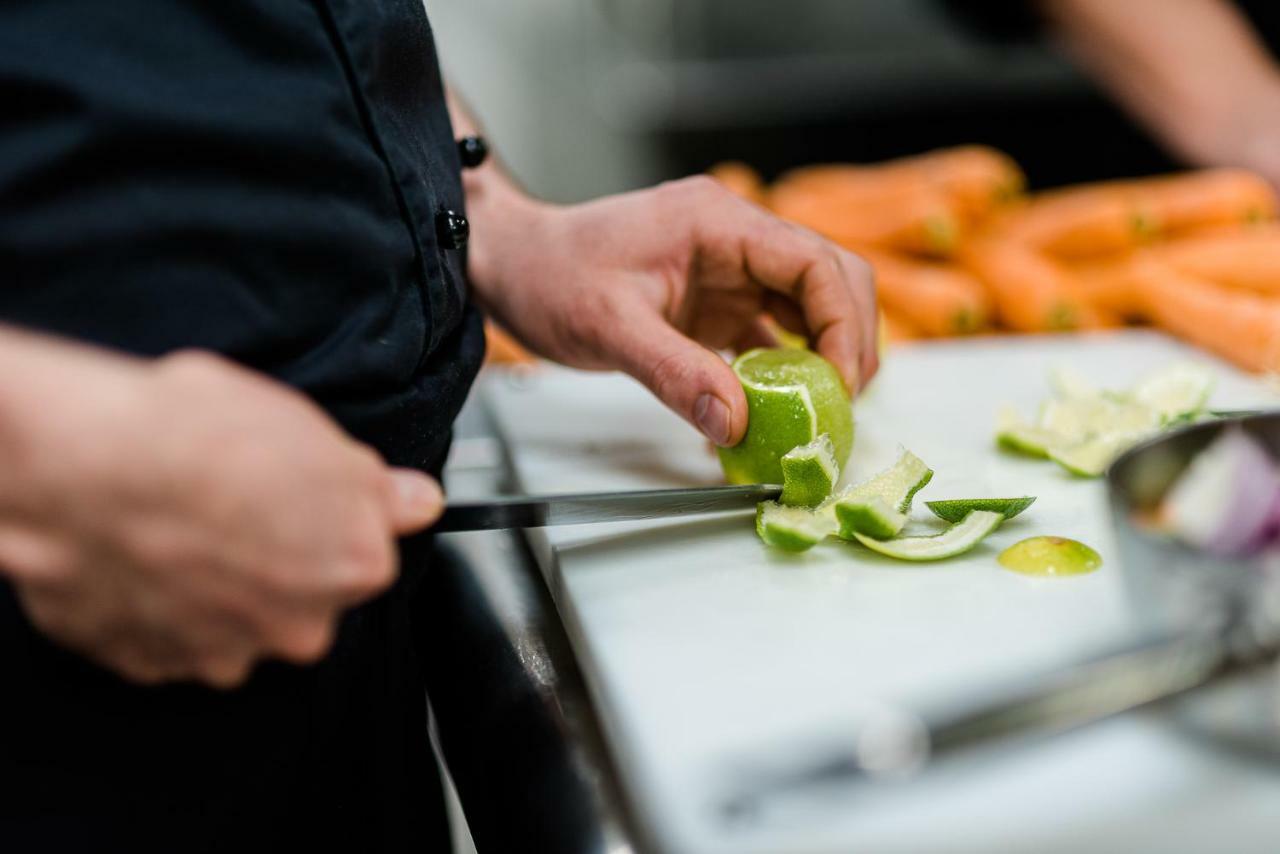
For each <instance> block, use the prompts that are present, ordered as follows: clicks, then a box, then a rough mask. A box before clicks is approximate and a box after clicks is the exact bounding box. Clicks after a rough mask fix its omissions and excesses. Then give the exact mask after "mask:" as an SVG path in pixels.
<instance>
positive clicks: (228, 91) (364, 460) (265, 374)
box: [0, 0, 876, 852]
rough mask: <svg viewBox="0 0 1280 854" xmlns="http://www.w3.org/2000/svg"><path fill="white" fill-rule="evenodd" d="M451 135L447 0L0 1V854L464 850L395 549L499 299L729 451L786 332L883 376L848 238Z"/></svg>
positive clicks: (702, 192) (706, 187)
mask: <svg viewBox="0 0 1280 854" xmlns="http://www.w3.org/2000/svg"><path fill="white" fill-rule="evenodd" d="M455 121H456V123H457V125H458V127H456V128H455V126H454V125H453V124H451V121H450V115H449V112H448V110H447V104H446V99H445V94H444V89H443V86H442V82H441V80H440V75H439V71H438V68H437V65H436V60H435V55H434V47H433V43H432V34H431V29H430V26H429V24H428V21H427V17H426V13H425V12H424V11H423V9H422V5H421V2H420V0H168V2H162V3H161V2H154V0H111V2H103V0H8V2H5V3H3V4H0V579H2V582H0V680H3V681H2V682H0V684H2V685H3V688H2V689H0V787H2V789H3V790H2V791H0V850H4V851H6V852H9V851H23V850H41V851H61V850H128V851H141V850H151V849H162V850H168V851H201V850H218V851H243V850H258V849H262V848H267V847H270V848H273V849H275V850H308V849H317V850H335V849H339V848H345V849H346V850H353V851H378V850H383V851H398V850H406V851H408V850H413V851H425V850H443V846H444V845H445V844H446V842H445V839H446V837H445V835H444V833H445V826H444V819H443V816H442V811H441V806H440V797H439V788H438V781H437V779H436V775H435V770H434V765H433V762H432V757H431V754H430V748H429V747H428V745H427V741H426V735H425V725H424V724H425V706H424V704H425V698H424V696H423V690H422V680H421V677H420V674H419V664H420V661H419V659H418V658H417V657H416V656H417V655H419V654H420V653H419V652H418V651H415V650H414V649H413V648H412V644H411V643H410V640H409V639H410V638H411V636H412V634H413V631H412V630H413V625H412V614H411V613H410V610H409V608H408V607H407V605H406V602H407V600H408V597H409V593H410V592H411V589H412V588H413V586H414V584H415V578H416V575H415V574H416V573H421V572H424V571H429V566H428V567H425V568H424V566H423V561H422V560H421V559H415V555H417V556H419V557H420V556H421V553H422V551H423V549H424V545H423V541H422V539H421V538H419V539H418V540H413V539H409V540H401V542H400V546H399V549H397V546H396V542H397V538H400V537H404V536H406V535H411V534H413V533H415V532H418V531H421V530H423V529H424V528H426V527H428V526H429V525H430V523H431V521H432V520H433V519H434V518H436V516H437V515H438V514H439V512H440V508H441V504H442V497H441V494H440V490H439V488H438V486H437V485H436V481H435V480H434V478H435V477H437V476H438V475H439V471H440V467H441V466H442V464H443V461H444V458H445V455H446V453H447V450H448V445H449V435H450V423H451V421H452V419H453V417H454V415H455V414H456V413H457V411H458V408H459V406H460V405H461V403H462V400H463V398H464V396H465V395H466V392H467V387H468V385H469V384H470V382H471V380H472V378H473V377H474V375H475V373H476V370H477V368H478V367H479V363H480V360H481V357H482V350H483V338H482V334H481V326H480V316H479V313H478V309H477V304H479V305H482V306H484V307H485V308H486V309H488V310H489V311H491V312H492V313H493V315H494V316H495V317H496V318H497V319H498V320H500V321H501V322H502V323H503V324H505V325H506V326H507V327H508V328H509V329H511V330H512V331H513V332H514V333H515V334H516V335H517V336H518V337H519V338H520V339H521V340H522V341H523V342H524V343H525V344H526V345H528V346H529V347H531V348H532V349H534V350H535V351H537V352H539V353H541V354H543V355H545V356H547V357H549V358H553V359H557V360H559V361H561V362H564V363H567V364H570V365H575V366H578V367H583V368H593V369H620V370H623V371H626V372H627V373H629V374H631V375H632V376H634V377H635V378H636V379H637V380H639V381H640V382H642V383H644V384H645V385H646V386H648V387H649V388H650V389H651V390H652V391H653V392H654V394H655V395H657V396H658V397H659V398H660V399H661V400H662V401H663V402H665V403H666V404H667V405H668V406H670V407H672V408H673V409H674V410H675V411H676V412H677V413H679V414H680V415H682V416H684V417H685V418H686V419H688V420H689V421H690V422H691V424H693V425H694V426H695V427H697V428H698V429H699V430H701V431H702V432H703V433H704V434H706V435H707V436H708V437H709V438H710V439H712V440H713V441H715V442H716V443H718V444H721V445H729V444H733V443H735V442H737V441H738V440H740V439H741V437H742V435H743V433H744V432H745V430H746V421H747V413H746V403H745V400H744V398H743V395H742V392H741V389H740V387H739V385H738V383H737V382H736V380H735V379H734V377H733V374H732V373H731V371H730V370H729V369H728V368H727V367H726V365H725V363H724V361H723V360H722V358H721V357H720V356H719V355H718V354H717V353H716V352H714V350H713V349H711V348H717V349H720V348H736V347H744V346H748V345H752V344H756V343H760V342H765V341H768V340H769V332H768V331H767V327H764V326H762V325H761V322H760V320H761V316H762V313H764V312H766V311H767V312H769V313H770V314H772V315H773V316H774V317H775V318H777V320H778V321H780V322H781V323H782V324H784V325H785V326H788V327H790V328H792V329H796V330H799V331H801V332H803V333H805V334H808V335H809V336H810V337H811V338H812V340H813V341H814V342H815V345H816V347H817V348H818V349H819V350H820V352H822V353H823V354H824V355H825V356H827V358H829V359H830V360H831V361H832V363H833V364H834V365H835V366H836V367H837V369H838V370H839V371H840V373H841V375H842V377H843V378H844V380H845V382H846V383H847V384H848V386H849V387H850V389H851V390H853V389H856V388H857V387H858V386H859V385H860V383H861V382H863V381H865V380H866V379H868V378H869V377H870V376H871V374H872V373H873V372H874V370H875V366H876V363H875V348H874V337H875V334H874V304H873V303H874V296H873V293H872V287H871V283H870V276H869V274H868V271H867V268H866V267H865V266H864V265H863V264H862V263H861V262H860V261H859V260H858V259H857V258H855V257H854V256H852V255H849V254H847V253H844V252H842V251H840V250H838V249H836V248H835V247H833V246H831V245H829V244H827V243H825V242H824V241H822V240H820V239H819V238H818V237H816V236H815V235H813V234H811V233H808V232H805V231H802V230H800V229H796V228H792V227H790V226H787V225H784V224H782V223H780V222H778V221H776V220H774V219H772V218H771V217H769V216H768V215H767V214H766V213H765V212H764V211H762V210H760V209H758V208H755V207H753V206H751V205H749V204H747V203H745V202H740V201H738V200H736V199H734V198H732V197H730V196H728V195H727V194H726V193H725V192H722V191H721V190H719V189H718V188H717V187H716V186H715V185H713V184H711V183H708V182H707V181H704V180H686V181H680V182H675V183H671V184H667V185H663V186H661V187H658V188H655V189H653V190H648V191H642V192H637V193H632V194H627V195H622V196H617V197H613V198H609V199H604V200H601V201H597V202H593V203H590V204H584V205H579V206H573V207H555V206H550V205H546V204H543V203H540V202H537V201H535V200H533V199H530V198H528V197H526V196H524V195H523V194H522V193H520V192H519V191H518V190H517V189H516V188H515V187H514V185H512V184H511V183H510V182H509V181H508V180H506V178H505V177H504V176H503V174H502V173H501V171H500V170H499V168H498V166H497V165H496V164H495V163H493V162H492V159H490V161H489V162H483V163H482V162H481V161H482V160H483V150H482V149H483V144H482V143H480V142H477V141H476V140H474V139H473V140H469V141H467V142H465V143H464V144H462V145H461V146H460V145H459V144H458V142H457V137H459V136H461V137H468V136H474V129H473V128H471V127H470V125H469V120H468V119H466V118H465V117H464V116H462V115H461V114H460V113H458V114H456V115H455ZM464 164H465V165H468V166H471V167H473V168H471V169H469V170H467V172H466V177H465V180H463V179H461V178H460V173H461V167H462V166H463V165H464ZM567 429H568V428H567ZM398 551H399V552H400V556H401V557H402V559H401V560H399V561H398V560H397V552H398ZM398 565H399V566H400V567H402V569H397V566H398ZM426 654H428V655H450V656H460V657H465V656H466V655H467V651H466V650H465V649H451V650H430V651H426Z"/></svg>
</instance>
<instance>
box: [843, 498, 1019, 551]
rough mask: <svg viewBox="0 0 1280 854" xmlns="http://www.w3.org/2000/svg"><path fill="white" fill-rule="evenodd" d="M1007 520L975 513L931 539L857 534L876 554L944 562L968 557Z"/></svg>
mask: <svg viewBox="0 0 1280 854" xmlns="http://www.w3.org/2000/svg"><path fill="white" fill-rule="evenodd" d="M1003 521H1004V517H1003V516H1001V515H1000V514H999V513H991V512H988V511H986V510H974V511H973V512H972V513H970V514H969V515H968V516H966V517H964V521H962V522H960V523H959V524H957V525H952V526H951V527H950V528H948V529H947V530H945V531H943V532H942V533H941V534H934V535H933V536H931V537H900V538H898V539H895V540H877V539H876V538H875V537H869V536H867V535H866V534H854V536H855V537H856V538H857V540H858V542H860V543H862V544H863V545H864V546H866V547H867V548H869V549H871V550H872V551H873V552H879V553H880V554H882V555H886V556H888V557H892V558H897V559H898V560H906V561H927V560H942V559H943V558H949V557H955V556H956V555H961V554H964V553H965V552H967V551H969V550H970V549H972V548H973V547H974V546H976V545H978V543H980V542H982V541H983V540H984V539H986V537H987V535H988V534H990V533H991V532H992V531H994V530H995V529H996V528H998V527H1000V523H1001V522H1003Z"/></svg>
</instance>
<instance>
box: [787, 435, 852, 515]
mask: <svg viewBox="0 0 1280 854" xmlns="http://www.w3.org/2000/svg"><path fill="white" fill-rule="evenodd" d="M839 479H840V466H839V464H837V463H836V452H835V448H833V447H832V446H831V437H830V436H828V435H827V434H826V433H823V434H822V435H821V436H819V437H818V438H816V439H814V440H813V441H812V442H810V443H809V444H807V445H800V446H799V447H797V448H792V449H791V450H790V451H787V452H786V453H785V454H783V455H782V496H781V498H780V499H779V501H780V502H781V503H783V504H787V505H790V506H792V507H817V506H818V505H819V504H821V503H822V502H823V501H826V500H827V499H828V498H829V497H831V490H832V489H834V488H835V485H836V481H837V480H839Z"/></svg>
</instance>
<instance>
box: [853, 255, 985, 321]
mask: <svg viewBox="0 0 1280 854" xmlns="http://www.w3.org/2000/svg"><path fill="white" fill-rule="evenodd" d="M859 253H860V254H861V255H862V257H863V258H865V259H866V260H867V261H868V262H869V263H870V264H871V266H872V267H873V268H874V269H875V273H876V292H877V293H878V294H879V297H880V302H881V304H882V305H883V306H884V308H885V309H886V310H887V311H890V312H892V313H894V314H895V315H897V316H898V317H900V318H902V319H903V320H905V321H907V322H908V323H910V324H911V325H912V326H914V327H916V328H917V329H919V330H920V331H921V332H922V333H924V334H926V335H939V336H945V335H965V334H969V333H973V332H978V331H980V330H982V329H983V328H984V327H986V326H987V324H988V322H989V321H990V319H991V298H990V297H989V296H988V294H987V292H986V290H985V288H983V286H982V283H981V282H979V281H978V280H977V279H975V278H974V277H973V275H972V274H970V273H968V272H967V271H965V270H961V269H958V268H956V267H952V266H948V265H945V264H936V263H926V262H922V261H917V260H913V259H909V258H904V257H902V256H896V255H893V254H891V253H888V252H882V251H877V250H873V249H867V248H863V249H860V250H859Z"/></svg>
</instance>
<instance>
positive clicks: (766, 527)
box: [756, 501, 835, 552]
mask: <svg viewBox="0 0 1280 854" xmlns="http://www.w3.org/2000/svg"><path fill="white" fill-rule="evenodd" d="M834 531H835V524H834V522H833V521H832V520H831V519H830V518H829V517H828V516H825V515H823V514H821V513H815V512H814V511H812V510H807V509H805V508H803V507H787V506H786V505H783V504H779V503H777V502H776V501H762V502H760V504H758V505H756V533H757V534H758V535H759V536H760V539H761V540H764V542H765V544H766V545H770V546H773V547H774V548H778V549H782V550H783V551H788V552H804V551H808V550H809V549H811V548H813V547H814V546H816V545H817V544H818V543H820V542H822V541H823V540H824V539H826V538H827V536H828V535H830V534H832V533H834Z"/></svg>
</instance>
